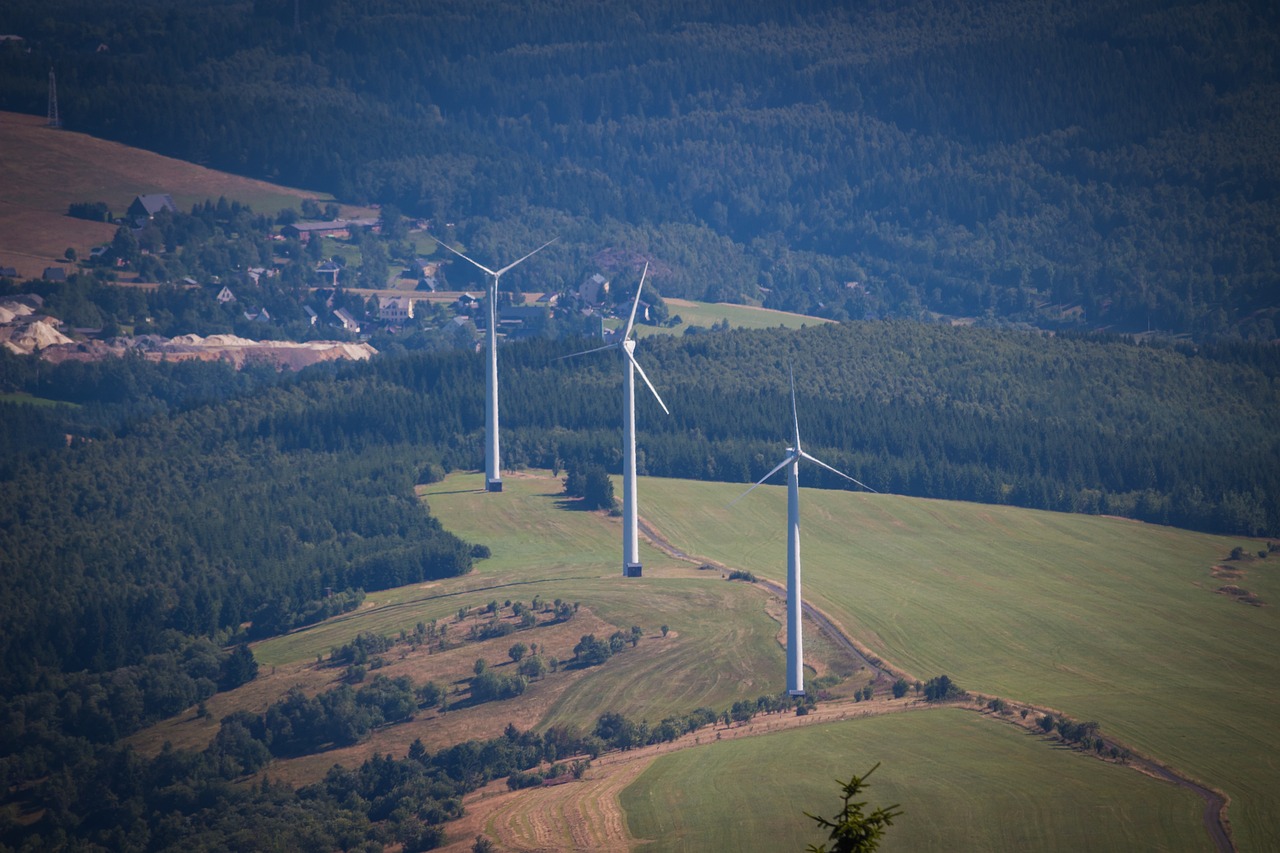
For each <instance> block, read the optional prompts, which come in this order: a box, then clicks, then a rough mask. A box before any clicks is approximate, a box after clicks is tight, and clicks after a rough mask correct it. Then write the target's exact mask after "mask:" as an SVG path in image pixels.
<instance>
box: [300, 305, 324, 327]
mask: <svg viewBox="0 0 1280 853" xmlns="http://www.w3.org/2000/svg"><path fill="white" fill-rule="evenodd" d="M302 311H303V313H304V314H306V315H307V322H309V323H310V324H311V325H313V326H314V325H315V324H316V323H317V322H318V321H319V320H320V315H319V314H317V313H316V312H315V311H314V310H312V308H311V306H310V305H303V306H302Z"/></svg>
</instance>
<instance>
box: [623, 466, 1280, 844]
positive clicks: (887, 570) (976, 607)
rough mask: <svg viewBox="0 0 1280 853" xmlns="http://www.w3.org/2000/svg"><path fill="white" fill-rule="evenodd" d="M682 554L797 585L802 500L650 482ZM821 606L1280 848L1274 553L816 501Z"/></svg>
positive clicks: (964, 511)
mask: <svg viewBox="0 0 1280 853" xmlns="http://www.w3.org/2000/svg"><path fill="white" fill-rule="evenodd" d="M642 486H643V488H644V491H645V493H646V494H647V495H648V499H647V503H646V505H645V506H644V508H643V510H642V514H643V515H644V516H645V517H646V518H647V519H649V520H650V521H651V522H652V523H653V524H654V525H655V526H656V527H657V528H658V529H659V530H662V531H664V532H665V533H666V535H667V536H669V537H670V538H671V540H672V541H673V542H674V543H675V544H676V545H677V546H678V547H680V548H682V549H683V550H685V551H687V552H689V553H696V554H700V555H703V556H706V557H710V558H713V559H716V560H718V561H721V562H723V563H726V564H728V565H732V566H741V567H743V568H746V569H749V570H751V571H753V572H756V573H757V574H760V575H763V576H766V577H771V578H775V579H779V580H781V579H783V578H784V576H785V563H786V556H785V538H784V528H785V518H786V492H785V488H784V487H781V486H769V487H761V488H760V489H757V490H756V491H755V492H753V493H752V494H751V495H750V496H749V497H748V498H746V499H745V500H743V501H742V502H740V503H738V504H737V505H735V506H734V507H732V508H728V506H727V505H728V503H729V502H730V501H731V500H733V498H734V497H736V496H737V495H738V494H739V493H740V492H741V491H742V487H741V486H739V485H730V484H712V483H690V482H684V481H678V480H645V481H644V482H643V483H642ZM801 505H802V508H803V509H802V517H803V549H802V554H803V559H804V578H805V588H804V595H805V598H806V599H807V600H810V601H813V602H815V603H817V604H818V605H819V606H820V607H821V608H822V609H824V610H825V611H826V612H828V613H829V614H831V615H832V616H833V617H835V619H836V620H837V621H838V622H840V623H841V624H843V625H844V627H845V628H846V630H847V631H848V632H849V633H850V634H851V635H852V636H854V637H855V638H857V639H858V640H859V641H860V642H862V643H863V644H864V645H866V646H868V647H869V648H871V650H872V651H874V652H875V653H877V654H879V655H881V656H882V657H884V658H885V659H886V660H888V661H890V662H892V663H894V664H896V665H898V666H901V667H903V668H905V669H906V670H907V671H909V672H911V673H913V674H914V675H916V676H917V677H920V678H929V677H931V676H934V675H938V674H942V673H945V674H948V675H950V676H951V677H952V678H953V679H955V680H956V681H957V682H958V683H959V684H960V685H961V686H962V687H964V688H966V689H969V690H971V691H974V692H980V693H984V694H987V695H1003V696H1007V697H1009V698H1016V699H1019V700H1023V701H1029V702H1034V703H1037V704H1041V705H1046V706H1049V707H1053V708H1057V709H1059V710H1061V711H1063V712H1066V713H1068V714H1070V715H1071V716H1073V717H1075V718H1076V719H1080V720H1097V721H1099V722H1100V723H1101V724H1102V727H1103V730H1104V731H1105V732H1107V733H1109V734H1111V735H1113V736H1116V737H1119V738H1121V739H1122V740H1123V741H1125V742H1126V743H1128V744H1129V745H1131V746H1132V747H1134V748H1136V749H1138V750H1139V751H1140V752H1142V753H1144V754H1147V755H1150V756H1152V757H1154V758H1156V759H1158V760H1160V761H1163V762H1165V763H1167V764H1170V765H1172V766H1174V767H1177V768H1179V769H1180V770H1182V771H1183V772H1186V773H1190V774H1191V775H1193V776H1194V777H1196V778H1198V779H1199V780H1200V781H1202V782H1205V783H1207V784H1209V785H1211V786H1213V787H1216V788H1219V789H1221V790H1223V791H1225V792H1226V793H1227V794H1228V795H1229V796H1230V797H1231V807H1230V817H1231V821H1232V825H1233V827H1234V831H1235V834H1236V838H1237V840H1238V841H1239V843H1240V846H1241V849H1245V850H1264V849H1280V793H1278V792H1280V768H1277V766H1276V763H1275V761H1274V756H1275V755H1277V754H1280V726H1276V725H1275V722H1274V720H1275V707H1276V704H1277V701H1278V700H1280V686H1277V685H1278V684H1280V678H1278V676H1280V664H1278V663H1277V659H1276V656H1275V649H1276V648H1277V647H1278V645H1280V644H1278V642H1277V641H1278V640H1280V617H1278V616H1277V611H1276V608H1275V607H1274V606H1273V605H1274V603H1275V602H1277V601H1280V584H1278V583H1277V579H1276V567H1277V565H1280V560H1278V559H1277V557H1275V556H1273V557H1271V558H1270V559H1253V560H1251V561H1248V562H1241V563H1240V564H1236V567H1237V568H1240V569H1242V570H1243V572H1244V574H1243V576H1242V577H1241V578H1239V579H1237V580H1232V581H1230V583H1234V584H1236V585H1238V586H1241V587H1244V588H1246V589H1248V590H1250V591H1251V592H1254V593H1255V594H1257V595H1259V596H1260V597H1261V598H1262V600H1263V601H1265V602H1269V604H1268V605H1267V606H1264V607H1252V606H1249V605H1246V604H1242V603H1240V602H1237V601H1234V600H1232V599H1231V598H1229V597H1227V596H1225V595H1220V594H1217V593H1216V592H1215V590H1216V589H1217V588H1218V587H1220V586H1222V585H1224V584H1225V583H1228V581H1225V580H1220V579H1216V578H1214V577H1213V576H1212V575H1211V573H1210V568H1211V567H1212V566H1213V565H1214V564H1216V563H1220V562H1222V561H1223V560H1224V558H1225V557H1226V556H1227V555H1228V554H1229V552H1230V550H1231V548H1232V547H1234V546H1235V545H1244V546H1246V548H1247V549H1248V550H1250V551H1257V550H1258V549H1259V547H1261V546H1260V543H1256V542H1249V541H1248V540H1244V539H1238V540H1237V539H1230V538H1226V537H1220V536H1209V535H1205V534H1198V533H1190V532H1186V531H1180V530H1175V529H1171V528H1163V527H1158V526H1154V525H1145V524H1139V523H1135V522H1130V521H1125V520H1120V519H1111V518H1100V517H1093V516H1076V515H1065V514H1057V513H1047V512H1036V511H1030V510H1022V509H1015V508H1009V507H997V506H985V505H979V504H965V503H957V502H946V501H928V500H916V499H908V498H901V497H896V496H889V495H870V494H866V493H851V492H826V491H815V490H802V494H801Z"/></svg>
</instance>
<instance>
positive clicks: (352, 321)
mask: <svg viewBox="0 0 1280 853" xmlns="http://www.w3.org/2000/svg"><path fill="white" fill-rule="evenodd" d="M333 316H335V317H337V318H338V322H339V323H341V324H342V328H344V329H346V330H347V331H348V332H354V333H355V334H357V335H358V334H360V324H359V323H358V322H357V321H356V318H355V317H352V316H351V315H350V314H349V313H347V309H345V308H335V309H333Z"/></svg>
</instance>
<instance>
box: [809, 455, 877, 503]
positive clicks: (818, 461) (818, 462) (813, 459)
mask: <svg viewBox="0 0 1280 853" xmlns="http://www.w3.org/2000/svg"><path fill="white" fill-rule="evenodd" d="M800 455H801V456H803V457H804V458H805V459H808V460H809V461H810V462H812V463H813V464H815V465H821V466H822V467H823V468H826V469H827V470H828V471H830V472H831V473H833V474H839V475H840V476H841V477H844V478H845V479H846V480H848V481H849V482H851V483H857V484H858V485H859V486H862V488H864V489H866V490H867V491H868V492H875V493H876V494H877V495H878V494H880V493H879V492H876V490H875V489H873V488H871V487H870V486H868V485H867V484H866V483H863V482H861V481H859V480H855V479H853V478H852V477H850V476H849V475H848V474H846V473H845V472H843V471H840V470H838V469H836V468H832V467H831V466H830V465H828V464H827V463H825V462H823V461H822V460H821V459H818V458H817V457H815V456H810V455H809V454H808V453H805V452H804V451H803V450H801V451H800Z"/></svg>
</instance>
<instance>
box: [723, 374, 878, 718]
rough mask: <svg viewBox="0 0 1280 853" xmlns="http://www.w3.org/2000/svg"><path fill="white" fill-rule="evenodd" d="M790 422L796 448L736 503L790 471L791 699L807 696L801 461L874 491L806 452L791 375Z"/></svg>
mask: <svg viewBox="0 0 1280 853" xmlns="http://www.w3.org/2000/svg"><path fill="white" fill-rule="evenodd" d="M791 423H792V426H793V427H794V430H795V446H794V447H788V448H787V455H786V457H785V458H783V460H782V461H781V462H779V463H778V464H777V466H776V467H775V468H774V469H773V470H772V471H770V472H769V473H768V474H765V475H764V476H763V477H761V478H760V480H759V481H758V482H757V483H756V484H755V486H752V487H751V488H750V489H747V491H745V492H743V493H742V494H740V495H738V497H737V498H735V499H734V500H733V503H731V504H730V506H733V504H736V503H737V502H738V501H740V500H742V499H743V498H745V497H746V496H747V494H748V493H750V492H751V489H754V488H755V487H756V486H758V485H760V484H761V483H763V482H764V481H765V480H767V479H769V478H770V477H772V476H773V475H774V474H776V473H778V472H779V471H781V470H782V469H783V468H786V469H787V692H788V693H789V694H791V695H792V696H803V695H804V638H803V635H802V628H801V621H800V620H801V616H802V609H801V599H800V460H801V459H807V460H809V461H810V462H812V463H814V464H815V465H821V466H822V467H823V468H826V469H827V470H828V471H831V472H833V473H835V474H839V475H840V476H841V477H844V478H845V479H846V480H849V481H850V482H853V483H856V484H857V485H859V486H862V488H864V489H866V490H867V491H870V492H874V491H875V489H873V488H871V487H870V486H868V485H866V484H864V483H860V482H858V481H857V480H855V479H853V478H852V477H850V476H849V475H848V474H846V473H844V472H843V471H837V470H836V469H835V468H832V467H831V466H830V465H828V464H827V463H825V462H823V461H822V460H821V459H817V458H815V457H813V456H810V455H809V454H808V453H805V452H804V449H803V448H801V446H800V418H799V417H798V416H797V415H796V377H795V373H794V372H793V373H792V374H791Z"/></svg>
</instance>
